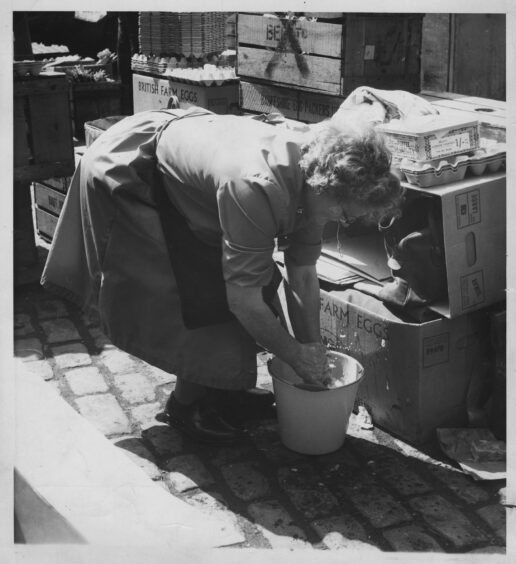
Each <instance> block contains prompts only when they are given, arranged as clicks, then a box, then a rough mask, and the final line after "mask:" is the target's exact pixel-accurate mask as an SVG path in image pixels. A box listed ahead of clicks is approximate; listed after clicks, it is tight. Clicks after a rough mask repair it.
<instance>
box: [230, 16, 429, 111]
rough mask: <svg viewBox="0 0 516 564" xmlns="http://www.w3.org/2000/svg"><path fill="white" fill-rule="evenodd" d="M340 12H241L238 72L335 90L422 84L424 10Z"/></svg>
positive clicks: (337, 93) (263, 79)
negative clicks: (321, 15)
mask: <svg viewBox="0 0 516 564" xmlns="http://www.w3.org/2000/svg"><path fill="white" fill-rule="evenodd" d="M339 16H340V17H339V18H338V19H332V20H325V21H321V20H317V19H315V18H311V17H292V16H287V15H285V16H277V15H273V14H263V13H252V14H251V13H239V14H238V23H237V40H238V45H237V63H238V66H237V74H238V75H239V76H240V77H241V78H243V79H244V80H250V81H251V82H254V81H259V82H265V83H272V84H276V85H280V86H281V85H284V86H285V85H286V86H289V87H293V88H299V89H303V90H308V91H314V92H319V93H325V94H330V95H334V96H346V95H347V94H349V93H350V92H351V91H352V90H354V89H355V88H357V87H358V86H364V85H367V86H373V87H378V88H384V89H401V90H409V91H412V92H415V91H417V90H419V80H420V79H419V70H420V62H419V54H420V50H421V24H422V16H421V15H420V14H339ZM244 109H247V108H244ZM248 109H250V110H252V109H253V108H248Z"/></svg>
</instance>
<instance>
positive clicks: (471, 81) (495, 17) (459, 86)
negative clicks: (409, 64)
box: [421, 14, 506, 100]
mask: <svg viewBox="0 0 516 564" xmlns="http://www.w3.org/2000/svg"><path fill="white" fill-rule="evenodd" d="M505 66H506V16H505V14H425V17H424V20H423V44H422V53H421V70H422V72H421V89H422V90H433V91H436V92H456V93H460V94H463V95H466V96H479V97H482V98H490V99H495V100H505V97H506V83H505V74H506V73H505Z"/></svg>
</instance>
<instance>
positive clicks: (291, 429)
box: [269, 351, 364, 454]
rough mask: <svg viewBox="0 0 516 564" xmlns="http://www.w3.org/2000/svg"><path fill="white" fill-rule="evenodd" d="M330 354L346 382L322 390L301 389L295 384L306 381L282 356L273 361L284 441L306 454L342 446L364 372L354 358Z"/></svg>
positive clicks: (281, 431)
mask: <svg viewBox="0 0 516 564" xmlns="http://www.w3.org/2000/svg"><path fill="white" fill-rule="evenodd" d="M328 354H329V355H330V357H331V359H330V360H331V364H332V365H334V367H333V369H332V370H333V371H339V374H337V376H338V377H340V376H341V375H342V376H344V381H345V384H344V385H342V386H340V387H338V388H331V389H322V390H321V391H312V390H306V389H301V388H298V387H297V386H296V385H295V384H299V383H302V382H303V380H302V379H301V378H300V377H299V376H297V374H296V373H295V372H294V370H293V369H292V368H291V367H290V366H289V365H288V364H286V363H284V362H283V361H281V360H280V359H279V358H273V359H272V360H271V361H270V363H269V373H270V374H271V376H272V383H273V386H274V395H275V396H276V412H277V416H278V425H279V433H280V438H281V441H282V442H283V444H284V445H285V446H286V447H287V448H289V449H291V450H294V451H296V452H300V453H302V454H327V453H329V452H333V451H335V450H337V449H339V448H340V447H341V446H342V444H343V443H344V439H345V437H346V432H347V429H348V424H349V417H350V415H351V411H352V410H353V405H354V403H355V397H356V394H357V389H358V385H359V383H360V380H361V379H362V376H363V373H364V369H363V367H362V365H361V364H360V363H359V362H357V361H356V360H355V359H354V358H352V357H350V356H348V355H345V354H343V353H338V352H334V351H331V352H329V353H328Z"/></svg>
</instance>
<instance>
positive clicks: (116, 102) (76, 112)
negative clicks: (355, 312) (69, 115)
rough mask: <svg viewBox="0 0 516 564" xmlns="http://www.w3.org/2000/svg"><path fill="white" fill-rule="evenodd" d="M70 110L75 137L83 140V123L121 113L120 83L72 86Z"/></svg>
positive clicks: (85, 83) (92, 83)
mask: <svg viewBox="0 0 516 564" xmlns="http://www.w3.org/2000/svg"><path fill="white" fill-rule="evenodd" d="M72 108H73V127H74V133H75V136H76V137H78V138H79V139H84V136H85V133H84V124H85V122H87V121H92V120H96V119H99V118H103V117H108V116H114V115H120V114H121V113H122V84H121V83H120V82H79V83H77V84H73V86H72Z"/></svg>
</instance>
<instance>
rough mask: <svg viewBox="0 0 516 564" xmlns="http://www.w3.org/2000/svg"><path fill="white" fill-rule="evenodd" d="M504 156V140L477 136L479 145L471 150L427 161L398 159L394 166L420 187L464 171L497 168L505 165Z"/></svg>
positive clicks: (444, 181) (445, 180)
mask: <svg viewBox="0 0 516 564" xmlns="http://www.w3.org/2000/svg"><path fill="white" fill-rule="evenodd" d="M506 158H507V153H506V147H505V143H499V142H496V141H492V140H489V139H481V140H480V147H479V148H478V149H477V150H476V151H474V152H473V153H471V154H466V155H456V156H451V157H447V158H446V159H441V160H435V161H429V162H417V161H410V160H408V159H402V160H401V161H400V162H399V165H398V166H399V171H400V172H401V178H402V179H406V180H407V181H408V182H410V184H414V185H416V186H420V187H422V188H430V187H431V186H440V185H442V184H448V183H450V182H456V181H458V180H462V179H463V178H464V177H465V175H466V173H471V174H473V175H475V176H481V175H483V174H486V173H494V172H498V171H499V170H501V169H503V168H505V166H506Z"/></svg>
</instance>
